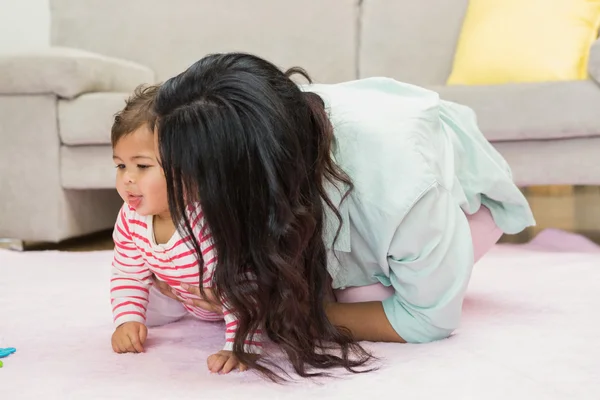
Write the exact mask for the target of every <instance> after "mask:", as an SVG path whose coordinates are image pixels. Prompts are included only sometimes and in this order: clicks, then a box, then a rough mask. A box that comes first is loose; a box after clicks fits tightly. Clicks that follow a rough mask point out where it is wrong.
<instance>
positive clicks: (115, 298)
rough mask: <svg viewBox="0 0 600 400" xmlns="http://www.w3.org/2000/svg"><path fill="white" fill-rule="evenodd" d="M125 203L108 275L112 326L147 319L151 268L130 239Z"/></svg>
mask: <svg viewBox="0 0 600 400" xmlns="http://www.w3.org/2000/svg"><path fill="white" fill-rule="evenodd" d="M127 207H128V206H127V205H124V206H123V207H122V208H121V211H120V212H119V216H118V217H117V222H116V223H115V229H114V231H113V240H114V244H115V249H114V256H113V262H112V268H111V278H110V298H111V305H112V311H113V320H114V323H115V326H119V325H121V324H123V323H125V322H132V321H137V322H141V323H145V322H146V308H147V307H148V295H149V288H150V284H151V279H150V277H151V272H150V269H149V268H148V265H147V264H146V263H145V261H144V259H143V258H142V254H141V252H140V251H139V250H138V248H137V247H136V246H135V244H134V243H133V239H132V235H131V231H130V230H129V225H130V224H129V219H128V212H127Z"/></svg>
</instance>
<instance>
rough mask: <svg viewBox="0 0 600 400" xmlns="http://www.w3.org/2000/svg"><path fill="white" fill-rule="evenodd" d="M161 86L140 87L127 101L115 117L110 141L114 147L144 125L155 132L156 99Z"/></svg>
mask: <svg viewBox="0 0 600 400" xmlns="http://www.w3.org/2000/svg"><path fill="white" fill-rule="evenodd" d="M159 87H160V86H159V85H140V86H138V87H137V88H135V90H134V92H133V94H132V95H131V96H130V97H129V98H128V99H127V100H126V101H125V107H124V108H123V109H122V110H121V111H119V112H118V113H117V114H116V115H115V120H114V122H113V125H112V129H111V131H110V141H111V143H112V145H113V147H114V146H115V145H116V144H117V142H118V141H119V140H120V139H121V138H122V137H123V136H126V135H129V134H130V133H132V132H134V131H135V130H136V129H138V128H140V127H141V126H143V125H144V124H148V128H149V129H150V130H154V125H155V123H156V115H155V114H154V99H155V98H156V93H157V92H158V88H159Z"/></svg>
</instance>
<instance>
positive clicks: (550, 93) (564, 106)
mask: <svg viewBox="0 0 600 400" xmlns="http://www.w3.org/2000/svg"><path fill="white" fill-rule="evenodd" d="M431 89H432V90H435V91H437V92H438V93H439V94H440V97H441V98H442V99H444V100H450V101H454V102H457V103H461V104H465V105H467V106H470V107H471V108H473V110H475V113H476V114H477V120H478V123H479V126H480V128H481V130H482V131H483V133H484V135H485V136H486V138H487V139H488V140H492V141H514V140H547V139H560V138H571V137H585V136H600V112H599V111H598V110H599V107H600V87H598V85H597V84H596V83H595V82H593V81H591V80H585V81H570V82H548V83H531V84H506V85H489V86H441V87H440V86H436V87H431ZM593 105H596V106H593ZM599 154H600V151H599Z"/></svg>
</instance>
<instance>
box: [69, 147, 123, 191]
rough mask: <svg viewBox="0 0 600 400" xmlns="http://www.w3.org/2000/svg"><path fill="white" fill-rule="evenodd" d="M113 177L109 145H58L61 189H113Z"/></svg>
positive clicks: (114, 171) (114, 173) (113, 171)
mask: <svg viewBox="0 0 600 400" xmlns="http://www.w3.org/2000/svg"><path fill="white" fill-rule="evenodd" d="M115 177H116V168H115V165H114V163H113V160H112V147H111V146H108V145H104V146H61V147H60V181H61V186H62V187H63V189H114V188H115Z"/></svg>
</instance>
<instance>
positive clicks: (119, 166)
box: [115, 164, 125, 169]
mask: <svg viewBox="0 0 600 400" xmlns="http://www.w3.org/2000/svg"><path fill="white" fill-rule="evenodd" d="M115 168H117V169H125V164H117V165H116V166H115Z"/></svg>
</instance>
